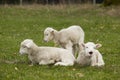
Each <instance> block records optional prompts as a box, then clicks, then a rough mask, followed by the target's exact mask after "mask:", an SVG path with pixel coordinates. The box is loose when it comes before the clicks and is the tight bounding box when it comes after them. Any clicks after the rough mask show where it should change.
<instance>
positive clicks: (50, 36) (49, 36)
mask: <svg viewBox="0 0 120 80" xmlns="http://www.w3.org/2000/svg"><path fill="white" fill-rule="evenodd" d="M53 32H54V29H53V28H50V27H48V28H46V29H45V31H44V41H45V42H48V41H50V40H52V39H53V34H52V33H53Z"/></svg>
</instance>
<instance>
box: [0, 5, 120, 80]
mask: <svg viewBox="0 0 120 80" xmlns="http://www.w3.org/2000/svg"><path fill="white" fill-rule="evenodd" d="M119 10H120V8H119V7H114V6H113V7H107V8H104V7H99V6H91V5H82V6H80V5H76V6H75V5H73V6H72V5H71V6H65V5H63V6H38V5H36V6H23V7H20V6H11V7H9V6H7V7H3V6H0V80H120V76H119V75H120V57H119V56H120V44H119V43H120V14H119ZM71 25H81V27H82V28H83V29H84V31H85V42H88V41H93V42H95V43H101V44H102V45H103V46H102V48H100V49H99V50H100V52H101V53H102V55H103V58H104V61H105V63H106V65H105V66H104V67H102V68H97V67H90V66H87V67H80V66H79V65H77V64H75V65H74V66H72V67H62V66H57V67H56V66H52V65H48V66H39V65H35V66H32V67H30V66H29V60H28V58H27V56H21V55H20V54H19V47H20V42H21V41H23V40H24V39H26V38H31V39H33V40H34V41H35V43H36V44H38V45H39V46H53V45H54V44H53V42H49V43H44V42H43V31H44V29H45V28H46V27H48V26H52V27H53V28H55V29H57V30H60V29H62V28H66V27H68V26H71ZM13 62H16V63H13Z"/></svg>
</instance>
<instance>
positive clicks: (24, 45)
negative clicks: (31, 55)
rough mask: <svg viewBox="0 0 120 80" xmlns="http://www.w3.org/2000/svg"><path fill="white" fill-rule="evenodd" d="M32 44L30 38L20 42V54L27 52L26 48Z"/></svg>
mask: <svg viewBox="0 0 120 80" xmlns="http://www.w3.org/2000/svg"><path fill="white" fill-rule="evenodd" d="M32 44H33V41H32V40H31V39H26V40H24V41H23V42H21V46H20V50H19V52H20V54H28V49H29V48H30V46H31V45H32Z"/></svg>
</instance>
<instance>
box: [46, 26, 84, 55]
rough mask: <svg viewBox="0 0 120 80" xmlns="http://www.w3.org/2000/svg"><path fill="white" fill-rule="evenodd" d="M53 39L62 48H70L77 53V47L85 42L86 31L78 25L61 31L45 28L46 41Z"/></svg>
mask: <svg viewBox="0 0 120 80" xmlns="http://www.w3.org/2000/svg"><path fill="white" fill-rule="evenodd" d="M51 40H53V41H54V43H56V44H58V45H60V46H61V47H62V48H65V49H68V50H70V51H71V52H72V53H73V54H74V55H75V49H76V48H78V47H79V44H81V43H84V31H83V29H82V28H81V27H80V26H77V25H73V26H70V27H68V28H66V29H62V30H60V31H57V30H55V29H53V28H51V27H48V28H46V29H45V30H44V41H45V42H48V41H51Z"/></svg>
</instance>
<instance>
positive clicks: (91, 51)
mask: <svg viewBox="0 0 120 80" xmlns="http://www.w3.org/2000/svg"><path fill="white" fill-rule="evenodd" d="M82 46H83V47H84V51H85V55H86V56H88V57H91V56H93V55H95V51H96V49H97V48H99V47H101V44H94V43H93V42H88V43H86V44H82Z"/></svg>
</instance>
